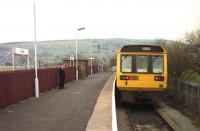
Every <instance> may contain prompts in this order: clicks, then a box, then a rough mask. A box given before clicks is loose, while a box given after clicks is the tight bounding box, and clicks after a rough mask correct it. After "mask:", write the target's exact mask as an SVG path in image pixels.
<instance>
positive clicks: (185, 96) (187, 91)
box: [169, 77, 200, 114]
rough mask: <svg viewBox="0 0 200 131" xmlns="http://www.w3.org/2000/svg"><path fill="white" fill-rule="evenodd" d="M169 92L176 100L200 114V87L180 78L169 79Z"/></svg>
mask: <svg viewBox="0 0 200 131" xmlns="http://www.w3.org/2000/svg"><path fill="white" fill-rule="evenodd" d="M169 91H170V93H171V94H172V95H173V96H174V97H175V98H176V100H177V101H178V102H179V103H181V104H185V105H186V106H187V107H189V108H190V109H192V110H193V111H194V112H195V113H197V114H200V85H199V84H195V83H192V82H185V81H182V80H180V79H178V78H173V77H171V78H170V79H169Z"/></svg>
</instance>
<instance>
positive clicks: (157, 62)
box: [152, 56, 163, 73]
mask: <svg viewBox="0 0 200 131" xmlns="http://www.w3.org/2000/svg"><path fill="white" fill-rule="evenodd" d="M152 68H153V70H152V71H153V73H162V72H163V56H152Z"/></svg>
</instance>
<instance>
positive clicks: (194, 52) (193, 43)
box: [185, 29, 200, 74]
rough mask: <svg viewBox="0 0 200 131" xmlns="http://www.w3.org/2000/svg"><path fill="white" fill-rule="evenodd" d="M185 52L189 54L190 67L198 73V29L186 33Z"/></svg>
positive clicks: (199, 49)
mask: <svg viewBox="0 0 200 131" xmlns="http://www.w3.org/2000/svg"><path fill="white" fill-rule="evenodd" d="M185 39H186V42H187V43H188V45H187V53H188V55H189V56H190V59H191V62H192V63H191V64H192V68H193V69H194V70H195V71H196V72H197V73H199V74H200V29H198V30H196V31H192V32H190V33H186V36H185Z"/></svg>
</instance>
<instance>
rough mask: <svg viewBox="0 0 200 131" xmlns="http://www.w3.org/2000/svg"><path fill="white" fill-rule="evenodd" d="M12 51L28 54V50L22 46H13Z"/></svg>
mask: <svg viewBox="0 0 200 131" xmlns="http://www.w3.org/2000/svg"><path fill="white" fill-rule="evenodd" d="M13 53H15V54H17V55H29V52H28V50H27V49H22V48H13Z"/></svg>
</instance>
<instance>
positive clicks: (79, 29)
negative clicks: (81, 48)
mask: <svg viewBox="0 0 200 131" xmlns="http://www.w3.org/2000/svg"><path fill="white" fill-rule="evenodd" d="M84 29H85V27H82V28H78V29H76V80H78V57H77V51H78V50H77V44H78V31H81V30H84Z"/></svg>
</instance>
